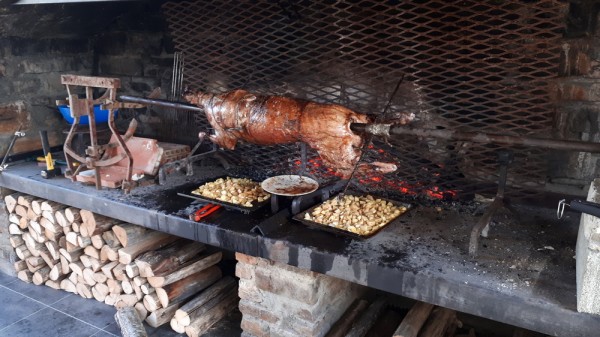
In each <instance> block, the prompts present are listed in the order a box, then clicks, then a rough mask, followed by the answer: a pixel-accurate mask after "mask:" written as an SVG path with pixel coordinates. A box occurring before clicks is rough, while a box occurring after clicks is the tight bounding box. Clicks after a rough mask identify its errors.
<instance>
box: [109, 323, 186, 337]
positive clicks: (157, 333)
mask: <svg viewBox="0 0 600 337" xmlns="http://www.w3.org/2000/svg"><path fill="white" fill-rule="evenodd" d="M144 328H145V329H146V333H147V334H148V337H174V336H178V337H179V336H184V334H178V333H177V332H175V331H173V330H171V326H170V325H169V323H165V324H163V325H161V326H159V327H158V328H153V327H151V326H149V325H148V324H146V323H144ZM104 330H105V331H108V332H110V333H112V334H115V335H117V336H121V329H119V326H118V325H117V323H113V324H111V325H109V326H107V327H106V328H104Z"/></svg>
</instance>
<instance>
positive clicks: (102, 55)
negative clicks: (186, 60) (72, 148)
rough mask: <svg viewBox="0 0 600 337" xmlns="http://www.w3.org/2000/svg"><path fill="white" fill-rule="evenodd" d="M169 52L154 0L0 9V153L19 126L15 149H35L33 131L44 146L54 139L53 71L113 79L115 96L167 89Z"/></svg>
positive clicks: (57, 87) (57, 126)
mask: <svg viewBox="0 0 600 337" xmlns="http://www.w3.org/2000/svg"><path fill="white" fill-rule="evenodd" d="M172 53H173V50H172V47H171V44H170V38H169V37H168V34H167V33H166V24H165V23H164V19H163V17H162V13H161V10H160V3H158V2H156V1H139V2H119V3H117V2H113V3H108V4H107V3H85V4H82V3H79V4H70V5H34V6H31V5H29V6H1V7H0V154H2V155H3V154H4V152H5V151H6V146H7V145H8V142H9V140H10V137H11V135H12V133H13V132H14V130H15V129H16V128H17V127H18V126H19V125H23V129H24V131H25V132H26V134H27V136H26V138H24V139H19V141H18V142H17V143H16V145H15V151H16V152H25V151H31V150H36V149H40V148H41V145H40V141H39V134H38V130H40V129H47V130H49V137H50V143H51V145H58V144H61V143H62V140H63V139H64V138H63V134H62V131H63V129H65V128H66V127H67V125H66V122H64V121H63V119H62V117H61V116H60V114H59V113H58V111H57V109H56V106H55V100H56V99H64V98H65V97H66V90H65V87H64V86H63V85H61V84H60V75H61V74H65V73H73V74H82V75H98V76H109V77H119V78H121V81H122V83H123V89H122V90H120V93H123V94H129V95H137V96H140V95H146V94H148V93H149V92H150V91H151V90H152V89H154V88H156V87H159V86H162V87H163V88H168V87H170V84H169V83H165V82H166V81H169V80H170V72H171V70H170V69H171V64H172ZM126 117H127V118H130V117H133V115H131V114H129V115H127V113H124V116H123V118H126ZM141 119H142V122H144V120H143V119H144V116H142V117H141ZM140 124H141V125H140V128H139V130H138V131H139V133H144V131H145V130H144V127H145V126H146V125H148V124H144V123H140Z"/></svg>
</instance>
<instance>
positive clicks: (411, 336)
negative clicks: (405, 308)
mask: <svg viewBox="0 0 600 337" xmlns="http://www.w3.org/2000/svg"><path fill="white" fill-rule="evenodd" d="M432 309H433V304H429V303H425V302H417V303H415V304H414V305H413V306H412V308H410V311H409V312H408V313H407V314H406V316H404V319H403V320H402V323H400V325H399V326H398V328H397V329H396V332H394V337H417V335H418V334H419V331H420V330H421V328H422V327H423V324H425V321H427V317H429V314H430V313H431V310H432Z"/></svg>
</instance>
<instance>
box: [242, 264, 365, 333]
mask: <svg viewBox="0 0 600 337" xmlns="http://www.w3.org/2000/svg"><path fill="white" fill-rule="evenodd" d="M236 259H237V260H238V263H237V267H236V276H238V277H239V278H240V284H239V296H240V298H241V301H240V305H239V308H240V311H241V312H242V314H243V319H242V329H243V330H244V334H243V336H246V337H252V336H255V337H262V336H281V337H304V336H306V337H312V336H323V335H325V334H326V333H327V331H329V328H330V327H331V325H332V324H333V323H335V322H336V321H337V319H338V318H339V317H340V316H341V315H342V314H343V312H344V311H345V310H346V308H347V307H348V306H349V305H350V303H351V302H352V301H353V300H354V299H355V298H356V297H357V296H358V294H359V293H360V292H361V289H360V288H359V286H358V285H355V284H352V283H350V282H347V281H343V280H340V279H337V278H334V277H330V276H326V275H322V274H318V273H315V272H310V271H306V270H302V269H299V268H296V267H292V266H288V265H285V264H281V263H277V262H273V261H269V260H266V259H262V258H256V257H251V256H248V255H244V254H240V253H236Z"/></svg>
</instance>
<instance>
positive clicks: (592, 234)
mask: <svg viewBox="0 0 600 337" xmlns="http://www.w3.org/2000/svg"><path fill="white" fill-rule="evenodd" d="M587 200H588V201H591V202H595V203H600V179H595V180H594V181H593V182H592V185H591V187H590V190H589V193H588V198H587ZM576 259H577V311H579V312H587V313H591V314H600V218H597V217H595V216H592V215H588V214H582V215H581V223H580V224H579V233H578V234H577V250H576Z"/></svg>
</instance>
